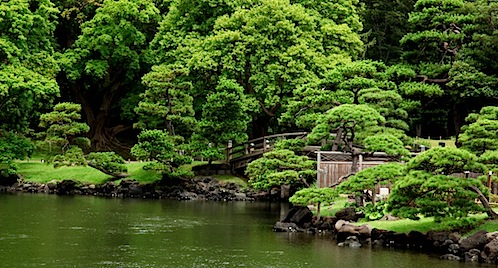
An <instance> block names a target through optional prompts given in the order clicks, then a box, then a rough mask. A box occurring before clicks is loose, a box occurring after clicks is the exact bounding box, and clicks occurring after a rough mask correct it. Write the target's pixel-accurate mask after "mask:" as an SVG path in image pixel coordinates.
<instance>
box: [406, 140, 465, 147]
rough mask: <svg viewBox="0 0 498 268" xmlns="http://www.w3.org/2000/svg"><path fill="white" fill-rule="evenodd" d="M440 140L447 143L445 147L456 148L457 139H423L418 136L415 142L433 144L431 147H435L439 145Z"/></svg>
mask: <svg viewBox="0 0 498 268" xmlns="http://www.w3.org/2000/svg"><path fill="white" fill-rule="evenodd" d="M440 142H444V143H445V147H450V148H456V146H455V140H438V139H430V140H429V139H421V138H417V139H415V143H417V144H420V143H422V144H426V143H428V144H430V145H431V148H434V147H439V143H440Z"/></svg>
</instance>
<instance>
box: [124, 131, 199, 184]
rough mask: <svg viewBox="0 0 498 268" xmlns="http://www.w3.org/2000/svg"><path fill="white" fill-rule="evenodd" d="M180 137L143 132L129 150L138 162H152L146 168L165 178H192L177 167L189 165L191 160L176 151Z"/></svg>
mask: <svg viewBox="0 0 498 268" xmlns="http://www.w3.org/2000/svg"><path fill="white" fill-rule="evenodd" d="M178 139H180V137H178V136H171V135H169V134H168V132H167V131H163V130H157V129H156V130H143V131H142V132H141V133H140V134H139V135H138V143H137V144H135V145H134V146H133V148H131V153H132V154H133V156H135V157H136V158H137V159H138V160H149V161H152V162H150V163H149V164H147V166H146V168H148V169H153V170H156V171H159V172H161V173H162V174H163V175H164V176H165V177H168V178H178V177H185V176H192V175H193V174H192V173H191V172H185V171H183V170H181V169H179V167H180V166H181V165H183V164H189V163H191V162H192V159H191V158H190V157H188V156H185V155H182V154H180V152H179V151H178V150H177V147H176V146H177V145H178V143H179V140H178Z"/></svg>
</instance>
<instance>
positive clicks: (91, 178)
mask: <svg viewBox="0 0 498 268" xmlns="http://www.w3.org/2000/svg"><path fill="white" fill-rule="evenodd" d="M145 164H146V163H144V162H132V163H128V164H126V167H127V168H128V174H130V177H128V178H129V179H135V180H137V181H139V182H141V183H151V182H154V181H156V180H159V179H161V175H160V174H159V173H157V172H154V171H150V170H144V169H143V166H144V165H145ZM18 165H19V174H21V175H22V176H23V177H24V178H25V179H26V180H27V181H30V182H38V183H46V182H49V181H51V180H58V181H60V180H68V179H70V180H74V181H78V182H81V183H90V184H101V183H104V182H106V181H109V180H110V179H111V177H110V176H108V175H106V174H104V173H102V172H100V171H98V170H96V169H94V168H91V167H59V168H54V167H53V165H51V164H46V163H42V162H39V161H36V162H35V161H30V162H19V163H18Z"/></svg>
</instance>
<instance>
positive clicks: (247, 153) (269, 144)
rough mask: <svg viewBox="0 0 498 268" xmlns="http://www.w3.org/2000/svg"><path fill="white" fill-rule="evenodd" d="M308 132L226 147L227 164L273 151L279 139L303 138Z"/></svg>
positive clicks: (282, 134) (268, 137)
mask: <svg viewBox="0 0 498 268" xmlns="http://www.w3.org/2000/svg"><path fill="white" fill-rule="evenodd" d="M307 134H308V132H292V133H281V134H275V135H268V136H263V137H260V138H256V139H252V140H249V141H247V142H244V143H241V144H236V145H233V146H231V145H230V144H229V145H228V147H227V162H234V161H238V160H242V159H245V158H249V157H254V156H258V155H260V154H263V153H265V152H268V151H271V150H273V146H274V144H275V142H276V141H277V140H279V139H294V138H305V137H306V135H307Z"/></svg>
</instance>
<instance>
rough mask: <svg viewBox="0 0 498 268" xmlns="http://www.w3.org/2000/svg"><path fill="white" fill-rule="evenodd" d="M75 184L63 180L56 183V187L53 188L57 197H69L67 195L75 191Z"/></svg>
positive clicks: (71, 181)
mask: <svg viewBox="0 0 498 268" xmlns="http://www.w3.org/2000/svg"><path fill="white" fill-rule="evenodd" d="M76 188H77V187H76V182H75V181H73V180H63V181H60V182H59V183H57V186H56V187H55V192H56V193H57V194H58V195H69V194H74V191H75V190H76Z"/></svg>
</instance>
